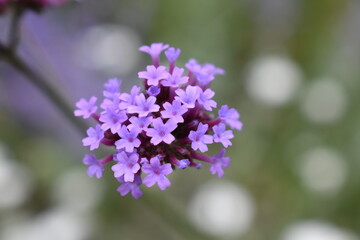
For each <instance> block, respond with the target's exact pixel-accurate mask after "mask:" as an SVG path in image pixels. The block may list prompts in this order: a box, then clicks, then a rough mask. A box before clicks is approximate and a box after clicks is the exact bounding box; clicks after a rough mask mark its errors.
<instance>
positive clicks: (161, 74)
mask: <svg viewBox="0 0 360 240" xmlns="http://www.w3.org/2000/svg"><path fill="white" fill-rule="evenodd" d="M168 75H169V73H168V72H167V71H166V67H164V66H159V67H157V68H156V67H155V66H153V65H150V66H147V67H146V71H143V72H139V73H138V76H139V78H142V79H146V80H147V84H148V85H153V86H157V85H158V84H159V81H160V80H162V79H165V78H167V77H168Z"/></svg>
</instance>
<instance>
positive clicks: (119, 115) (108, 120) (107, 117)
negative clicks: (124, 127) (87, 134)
mask: <svg viewBox="0 0 360 240" xmlns="http://www.w3.org/2000/svg"><path fill="white" fill-rule="evenodd" d="M127 119H128V117H127V115H126V112H125V111H121V110H120V111H115V110H112V109H111V108H109V109H107V110H106V111H104V112H103V113H101V115H100V118H99V120H100V121H101V122H103V124H102V125H101V129H102V130H104V131H106V130H108V129H110V131H111V132H112V133H116V132H117V131H119V129H120V128H121V124H122V123H123V122H125V121H126V120H127Z"/></svg>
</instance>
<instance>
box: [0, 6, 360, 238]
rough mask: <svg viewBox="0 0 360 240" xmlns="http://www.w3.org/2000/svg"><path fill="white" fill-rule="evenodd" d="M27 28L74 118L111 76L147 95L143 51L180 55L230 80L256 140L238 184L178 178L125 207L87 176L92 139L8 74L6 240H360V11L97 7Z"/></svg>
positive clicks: (234, 154)
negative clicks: (162, 48)
mask: <svg viewBox="0 0 360 240" xmlns="http://www.w3.org/2000/svg"><path fill="white" fill-rule="evenodd" d="M23 20H24V21H23V25H22V29H21V34H22V40H21V45H20V49H19V50H20V54H21V55H22V56H23V57H24V59H26V61H27V62H28V63H29V64H30V65H31V66H32V67H33V68H34V69H37V70H38V71H40V72H41V73H42V74H43V76H44V77H46V79H48V81H49V82H50V83H51V84H52V85H54V86H56V87H57V89H58V90H59V91H60V92H61V93H62V94H63V95H64V96H65V97H66V98H67V100H68V103H69V104H71V105H74V103H75V102H76V101H77V100H78V99H79V98H81V97H85V98H88V97H90V96H92V95H96V96H100V95H101V93H102V86H103V84H104V82H105V81H106V80H107V79H108V78H110V77H118V78H120V79H122V80H123V85H122V90H123V91H128V90H129V89H130V88H131V86H132V85H134V84H140V80H138V79H137V72H138V71H140V70H143V69H144V68H145V66H146V65H147V64H149V63H150V58H149V57H148V56H147V55H146V54H144V53H140V52H138V50H137V49H138V47H139V46H141V45H148V44H150V43H152V42H164V43H168V44H170V45H171V46H174V47H178V48H181V50H182V54H181V56H180V60H179V62H178V63H179V65H183V64H184V63H186V62H187V61H188V59H189V58H195V59H197V60H198V61H199V62H201V63H204V62H210V63H214V64H215V65H217V66H219V67H221V68H223V69H224V70H225V71H226V75H225V76H220V77H218V78H217V79H216V80H215V81H214V82H213V85H212V89H213V90H214V91H215V92H216V96H215V100H217V102H218V103H219V104H220V105H222V104H228V105H230V106H231V107H234V108H236V109H237V110H238V111H239V112H240V114H241V120H242V121H243V123H244V129H243V131H241V132H237V133H235V139H234V141H233V146H232V147H230V148H229V149H228V155H229V156H230V157H231V159H232V162H231V166H230V168H228V169H226V170H225V175H224V177H223V178H222V179H217V178H216V176H213V175H211V174H210V172H209V171H208V166H204V168H203V169H202V170H196V169H187V170H184V171H181V170H180V171H179V170H177V171H175V172H174V173H173V174H172V175H171V176H170V180H171V181H172V186H171V187H170V188H169V189H167V190H166V191H164V192H162V191H160V190H158V189H157V188H156V187H153V188H150V189H148V188H143V190H144V197H142V198H141V199H139V200H134V199H133V198H132V197H131V196H126V197H121V196H120V195H119V194H118V193H117V192H116V188H117V186H118V183H117V182H116V180H115V179H114V178H113V177H112V174H111V171H110V169H107V171H106V173H105V177H104V178H102V179H100V180H97V179H92V178H89V177H87V175H86V167H85V166H83V165H82V163H81V161H82V157H83V155H84V154H85V153H86V152H87V148H85V147H82V144H81V139H82V137H83V135H82V134H81V133H80V132H79V131H78V130H77V129H75V128H74V127H73V126H72V125H71V124H70V123H69V122H68V121H67V119H66V118H64V117H63V116H62V115H61V114H60V113H59V111H58V110H57V109H56V108H55V107H54V106H53V105H52V104H51V103H49V101H48V100H47V99H46V98H45V97H44V95H43V94H42V93H41V92H39V91H38V90H37V89H35V88H34V87H33V86H31V85H30V84H29V83H28V81H27V80H26V79H25V78H24V77H23V76H22V75H20V74H19V73H17V72H16V71H14V69H13V68H12V67H10V66H9V65H7V64H6V63H4V62H0V239H1V240H17V239H22V240H28V239H32V240H33V239H34V240H35V239H36V240H39V239H40V240H42V239H44V240H45V239H46V240H48V239H55V240H56V239H59V240H60V239H61V240H86V239H104V240H107V239H109V240H110V239H179V240H180V239H243V240H262V239H266V240H272V239H279V240H358V239H359V236H360V174H359V172H360V161H359V160H360V159H359V156H360V110H359V106H358V105H356V104H359V102H360V101H359V98H360V81H359V77H360V1H358V0H317V1H313V0H238V1H236V0H235V1H230V0H224V1H215V0H191V1H190V0H182V1H168V0H116V1H115V0H112V1H111V0H102V1H97V0H84V1H81V2H73V3H68V4H64V5H62V6H60V7H56V8H52V9H48V10H46V11H45V12H44V13H43V14H40V15H39V14H35V13H29V14H27V15H26V16H25V18H24V19H23ZM8 23H9V14H8V15H5V16H2V17H1V19H0V37H1V39H5V37H6V34H7V31H8ZM88 123H89V124H92V122H91V121H89V122H88ZM212 150H215V149H212ZM102 151H103V152H104V153H105V152H106V151H109V149H103V150H102ZM100 154H102V153H101V152H100Z"/></svg>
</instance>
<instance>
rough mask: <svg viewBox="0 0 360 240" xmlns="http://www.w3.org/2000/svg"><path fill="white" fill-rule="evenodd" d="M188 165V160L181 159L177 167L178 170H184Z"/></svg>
mask: <svg viewBox="0 0 360 240" xmlns="http://www.w3.org/2000/svg"><path fill="white" fill-rule="evenodd" d="M189 165H190V161H189V159H181V160H179V161H178V162H177V167H178V168H180V169H185V168H187V167H188V166H189Z"/></svg>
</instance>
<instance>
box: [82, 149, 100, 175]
mask: <svg viewBox="0 0 360 240" xmlns="http://www.w3.org/2000/svg"><path fill="white" fill-rule="evenodd" d="M83 163H84V164H85V165H88V166H89V167H88V169H87V174H88V175H89V177H93V176H95V177H96V178H101V177H102V174H103V171H104V166H103V165H102V164H101V162H100V161H98V160H97V159H96V157H95V155H94V154H86V155H85V156H84V159H83Z"/></svg>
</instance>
